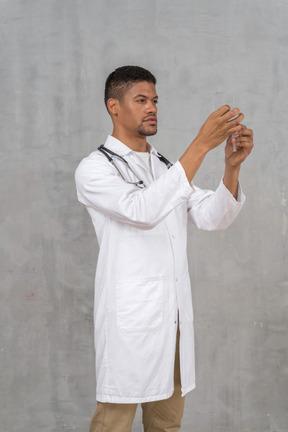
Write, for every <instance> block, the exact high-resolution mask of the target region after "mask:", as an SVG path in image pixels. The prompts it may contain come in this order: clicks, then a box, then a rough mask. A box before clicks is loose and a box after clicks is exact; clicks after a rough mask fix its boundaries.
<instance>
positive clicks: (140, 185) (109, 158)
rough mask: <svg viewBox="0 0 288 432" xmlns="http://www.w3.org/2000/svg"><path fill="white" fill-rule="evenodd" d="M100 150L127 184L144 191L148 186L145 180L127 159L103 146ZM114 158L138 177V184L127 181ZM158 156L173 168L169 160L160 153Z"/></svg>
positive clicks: (168, 166)
mask: <svg viewBox="0 0 288 432" xmlns="http://www.w3.org/2000/svg"><path fill="white" fill-rule="evenodd" d="M98 150H99V151H100V152H101V153H103V154H104V155H105V156H106V158H107V159H108V160H109V162H111V163H112V164H113V165H114V167H115V168H116V170H117V171H118V172H119V174H120V176H121V177H122V178H123V180H124V181H125V182H126V183H129V184H133V185H135V186H137V187H139V188H140V189H144V188H145V187H146V185H145V183H144V182H143V180H140V179H139V177H138V175H137V174H136V172H135V171H134V170H133V168H132V167H131V166H130V165H129V164H128V162H127V161H126V159H124V158H123V157H122V156H120V155H118V154H117V153H114V152H113V151H112V150H110V149H108V148H107V147H104V145H103V144H102V145H101V146H100V147H98ZM110 155H111V156H110ZM113 156H114V157H116V158H118V159H120V160H121V162H123V163H124V164H125V165H126V166H127V168H129V169H130V171H131V172H132V173H133V174H134V176H135V177H136V179H138V180H137V182H130V181H129V180H127V179H125V176H124V174H123V172H122V171H121V170H120V168H119V166H118V165H117V164H116V162H115V160H114V159H113ZM156 156H157V157H158V159H159V160H160V161H161V162H163V163H164V164H165V165H166V166H167V168H168V169H169V168H171V166H172V165H173V164H172V163H171V162H169V160H168V159H166V158H165V157H164V156H162V155H161V154H160V153H158V152H157V155H156Z"/></svg>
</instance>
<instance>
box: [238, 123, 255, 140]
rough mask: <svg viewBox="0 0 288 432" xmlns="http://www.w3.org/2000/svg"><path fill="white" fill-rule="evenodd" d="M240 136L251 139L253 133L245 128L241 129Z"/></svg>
mask: <svg viewBox="0 0 288 432" xmlns="http://www.w3.org/2000/svg"><path fill="white" fill-rule="evenodd" d="M242 126H243V125H242ZM240 135H241V136H245V137H250V138H253V131H252V129H248V128H246V127H245V128H244V129H241V131H240Z"/></svg>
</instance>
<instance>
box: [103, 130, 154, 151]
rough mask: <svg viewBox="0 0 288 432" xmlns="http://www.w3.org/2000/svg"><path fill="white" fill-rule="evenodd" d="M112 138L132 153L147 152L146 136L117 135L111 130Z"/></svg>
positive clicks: (117, 133)
mask: <svg viewBox="0 0 288 432" xmlns="http://www.w3.org/2000/svg"><path fill="white" fill-rule="evenodd" d="M112 136H113V137H114V138H117V139H118V140H119V141H121V142H122V143H123V144H125V145H126V146H127V147H129V148H131V149H132V150H133V151H137V152H146V151H147V140H146V136H140V135H139V136H133V137H131V136H128V135H127V134H123V133H119V132H117V131H115V129H114V130H113V133H112Z"/></svg>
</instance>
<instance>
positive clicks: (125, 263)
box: [75, 66, 253, 432]
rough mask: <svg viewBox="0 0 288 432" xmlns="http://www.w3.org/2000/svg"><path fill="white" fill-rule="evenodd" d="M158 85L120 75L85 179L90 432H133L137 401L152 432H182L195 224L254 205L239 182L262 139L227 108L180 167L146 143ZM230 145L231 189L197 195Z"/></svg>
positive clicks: (190, 369)
mask: <svg viewBox="0 0 288 432" xmlns="http://www.w3.org/2000/svg"><path fill="white" fill-rule="evenodd" d="M155 84H156V79H155V77H154V76H153V75H152V74H151V73H150V72H149V71H147V70H145V69H143V68H140V67H137V66H124V67H120V68H118V69H116V70H115V71H114V72H112V73H111V74H110V75H109V77H108V78H107V80H106V86H105V103H106V107H107V110H108V112H109V114H110V116H111V119H112V122H113V133H112V135H111V136H108V138H107V141H106V143H105V147H104V148H103V147H102V148H100V149H99V150H97V151H95V152H93V153H92V154H91V155H90V156H88V157H87V158H85V159H83V160H82V162H81V163H80V164H79V166H78V168H77V171H76V176H75V178H76V185H77V193H78V199H79V201H80V202H81V203H83V204H84V205H85V206H86V207H87V210H88V212H89V214H90V216H91V218H92V222H93V224H94V227H95V231H96V235H97V238H98V242H99V248H100V251H99V257H98V264H97V271H96V280H95V313H94V323H95V349H96V380H97V386H96V399H97V401H98V405H97V409H96V412H95V414H94V417H93V419H92V421H91V425H90V432H129V431H130V430H131V425H132V422H133V419H134V415H135V411H136V407H137V404H138V403H141V404H142V410H143V425H144V431H145V432H160V431H161V432H165V431H168V430H169V431H170V432H172V431H178V430H179V429H180V426H181V419H182V415H183V408H184V397H185V394H186V393H187V392H189V391H191V390H192V389H193V388H194V387H195V373H194V335H193V311H192V300H191V288H190V281H189V273H188V266H187V255H186V242H187V219H188V218H189V219H191V220H192V221H193V222H194V224H195V225H196V226H197V227H198V228H201V229H206V230H217V229H225V228H227V227H228V226H229V225H230V224H231V223H232V222H233V221H234V219H235V218H236V216H237V215H238V213H239V211H240V209H241V207H242V204H243V202H244V196H243V194H242V192H241V189H240V186H239V184H238V175H239V170H240V166H241V163H242V162H243V161H244V160H245V159H246V157H247V156H248V154H249V153H250V152H251V150H252V147H253V134H252V131H251V130H249V129H247V128H246V127H245V126H243V125H241V124H240V123H241V121H242V120H243V118H244V116H243V114H242V113H240V111H239V109H238V108H235V109H232V110H230V108H229V107H228V106H226V105H225V106H223V107H221V108H219V109H218V110H217V111H215V112H214V113H212V114H211V115H210V116H209V117H208V119H207V120H206V122H205V123H204V124H203V126H202V127H201V129H200V131H199V134H198V135H197V137H196V138H195V139H194V140H193V141H192V143H191V145H190V146H189V147H188V148H187V150H186V152H185V153H184V154H183V155H182V156H181V157H180V159H179V161H177V162H176V163H175V164H174V165H173V166H171V167H170V164H169V163H168V161H167V160H166V159H165V158H163V157H161V155H159V154H158V153H157V151H156V150H155V149H154V148H153V147H152V146H151V145H150V144H149V143H148V142H147V136H150V135H155V134H156V132H157V102H158V96H157V93H156V89H155ZM232 134H233V136H232ZM226 139H227V143H226V147H225V172H224V176H223V181H221V182H220V185H219V187H218V188H217V190H216V191H215V192H212V191H204V190H201V189H199V188H197V187H196V186H195V185H194V184H193V182H192V179H193V177H194V175H195V173H196V172H197V170H198V168H199V167H200V165H201V163H202V161H203V159H204V157H205V155H206V154H207V153H208V152H209V151H210V150H212V149H213V148H215V147H217V146H218V145H220V144H221V143H222V142H223V141H224V140H226ZM233 142H234V144H236V146H237V151H234V152H233Z"/></svg>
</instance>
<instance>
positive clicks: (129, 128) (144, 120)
mask: <svg viewBox="0 0 288 432" xmlns="http://www.w3.org/2000/svg"><path fill="white" fill-rule="evenodd" d="M157 101H158V96H157V93H156V89H155V85H154V84H153V83H149V82H146V81H143V82H139V83H135V84H133V85H132V86H131V87H130V88H129V89H128V90H127V91H126V93H125V94H124V96H123V99H122V101H121V102H120V103H119V111H118V116H117V117H118V119H117V121H118V122H119V124H120V126H121V127H122V128H124V129H125V130H126V132H129V134H136V135H138V136H139V135H141V136H150V135H155V134H156V133H157Z"/></svg>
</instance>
